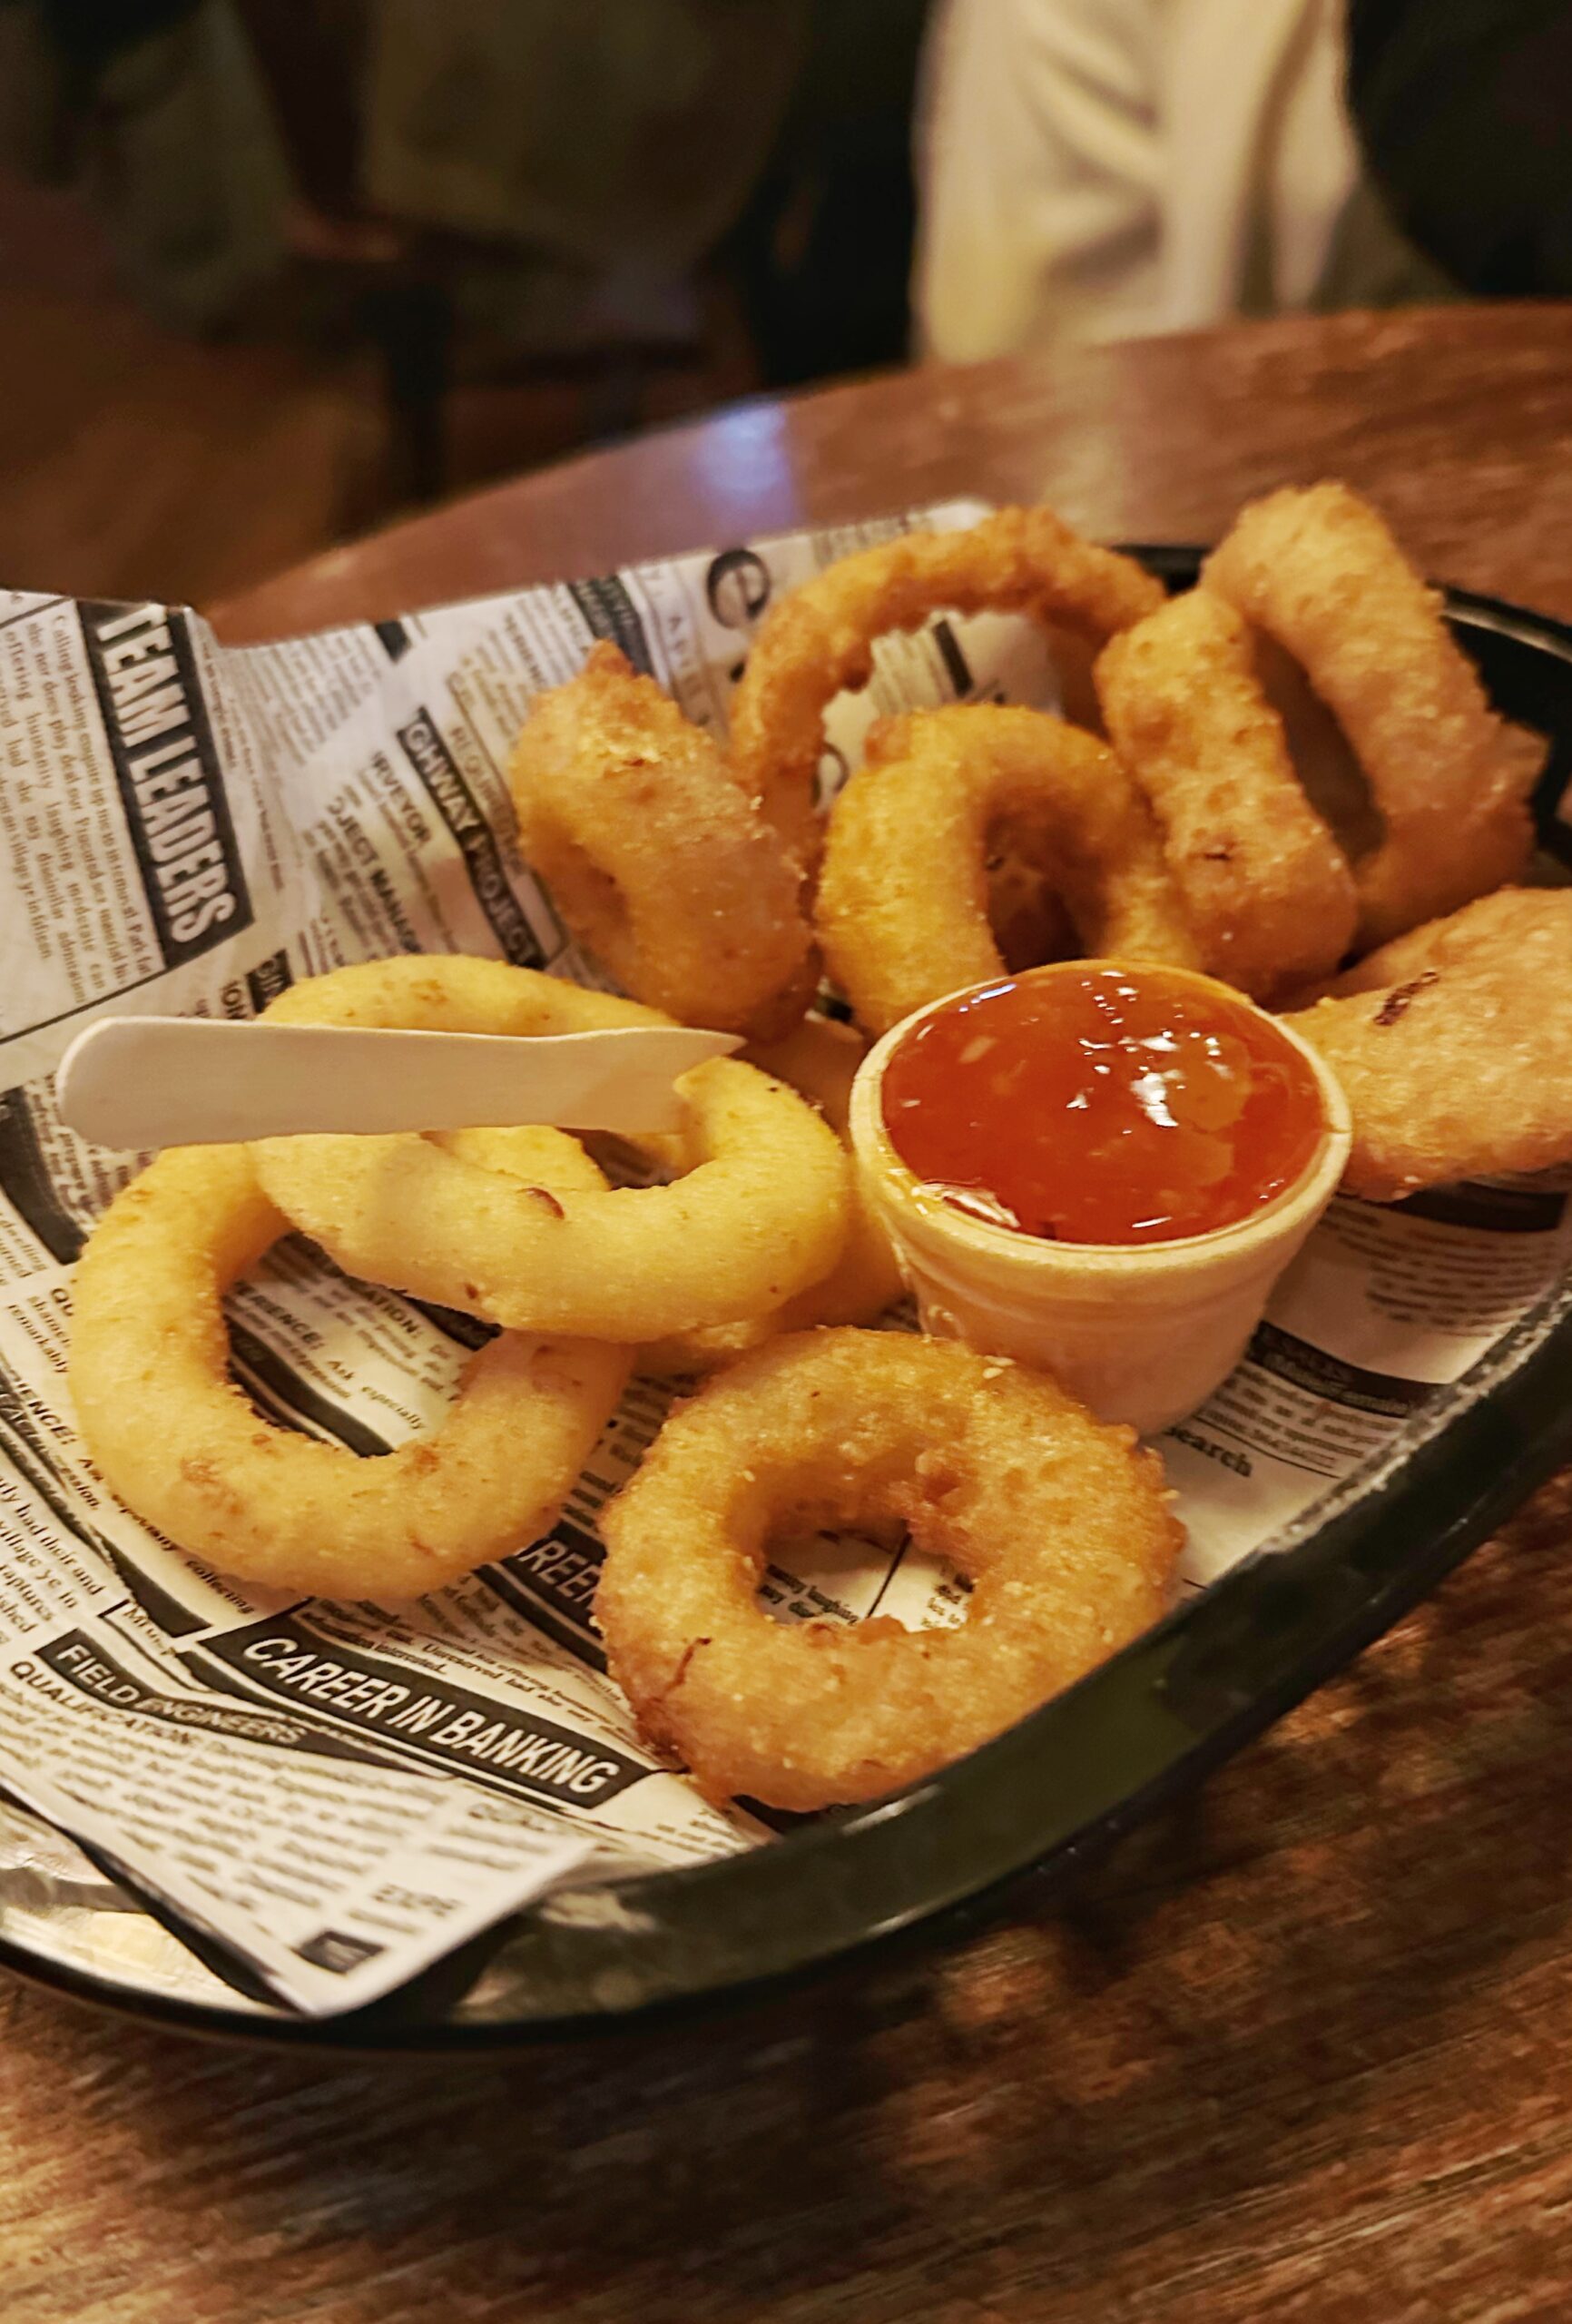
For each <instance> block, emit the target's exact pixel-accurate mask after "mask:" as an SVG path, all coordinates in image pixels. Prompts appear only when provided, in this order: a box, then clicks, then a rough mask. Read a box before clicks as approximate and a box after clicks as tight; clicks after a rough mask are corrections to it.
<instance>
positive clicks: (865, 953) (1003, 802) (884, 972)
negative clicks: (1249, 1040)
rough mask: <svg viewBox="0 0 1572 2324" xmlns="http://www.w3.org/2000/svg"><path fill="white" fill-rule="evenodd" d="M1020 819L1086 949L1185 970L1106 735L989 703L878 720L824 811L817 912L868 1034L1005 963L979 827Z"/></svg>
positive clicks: (1164, 891)
mask: <svg viewBox="0 0 1572 2324" xmlns="http://www.w3.org/2000/svg"><path fill="white" fill-rule="evenodd" d="M1001 822H1009V823H1010V824H1012V825H1014V826H1015V827H1016V828H1017V830H1018V829H1019V828H1020V827H1022V826H1025V825H1027V824H1029V825H1030V826H1031V828H1032V830H1033V832H1034V834H1035V835H1036V837H1037V839H1038V840H1040V842H1041V845H1042V848H1043V851H1044V857H1045V858H1046V857H1048V856H1051V858H1052V860H1053V862H1054V865H1055V869H1056V879H1057V883H1058V887H1059V891H1060V893H1061V894H1062V896H1063V898H1064V900H1065V902H1066V904H1067V906H1068V908H1069V911H1070V917H1071V919H1072V920H1073V921H1075V922H1076V928H1077V930H1078V932H1079V935H1080V938H1081V942H1082V946H1083V949H1084V950H1086V952H1087V953H1096V954H1114V955H1123V956H1125V957H1127V958H1130V959H1135V960H1166V961H1170V962H1172V963H1173V964H1174V966H1175V967H1178V968H1199V967H1200V965H1201V960H1200V955H1199V952H1198V950H1197V948H1196V944H1195V940H1194V936H1193V935H1192V933H1191V931H1190V926H1189V922H1188V921H1187V920H1186V918H1185V914H1184V907H1183V905H1182V903H1181V901H1180V899H1179V895H1178V891H1176V889H1175V888H1174V882H1173V880H1172V878H1171V877H1170V875H1169V872H1168V868H1167V865H1166V864H1165V862H1164V859H1163V850H1162V845H1161V843H1160V842H1159V839H1158V835H1157V829H1156V825H1155V824H1154V822H1153V820H1152V816H1151V812H1150V811H1149V809H1148V808H1147V805H1146V803H1145V800H1144V799H1143V798H1142V796H1141V794H1140V793H1139V792H1138V791H1137V790H1136V789H1135V785H1134V783H1132V782H1131V781H1130V778H1129V776H1128V775H1127V774H1126V773H1125V770H1124V768H1123V767H1122V766H1121V765H1120V764H1119V762H1118V760H1117V759H1116V758H1115V756H1114V753H1112V752H1111V751H1110V750H1109V749H1108V748H1107V747H1106V745H1105V744H1104V743H1099V742H1097V741H1096V740H1095V738H1094V737H1093V736H1092V735H1090V734H1083V733H1082V731H1081V730H1080V728H1079V727H1076V726H1067V725H1066V724H1065V723H1064V721H1063V720H1062V719H1059V718H1054V717H1051V716H1050V715H1049V714H1048V713H1047V712H1046V711H1041V710H1020V709H1007V708H999V707H997V706H995V705H992V704H967V705H957V706H954V707H952V708H950V709H948V710H928V711H914V712H910V713H909V714H907V715H905V716H903V717H900V718H888V719H881V720H880V721H879V724H877V725H876V726H875V727H874V728H873V730H872V733H871V734H870V736H869V739H868V759H867V763H866V764H865V765H864V766H862V767H860V768H859V770H858V772H857V773H855V774H854V775H853V776H852V777H851V779H850V782H849V783H847V785H846V788H845V789H844V790H843V791H842V793H840V797H839V798H838V799H837V800H836V802H835V804H834V807H833V809H832V810H831V812H830V836H829V841H828V843H827V846H826V849H825V854H824V867H823V872H822V875H821V878H820V887H819V894H818V897H817V900H816V904H815V911H816V914H817V918H818V924H819V938H820V943H821V944H822V945H823V947H824V954H825V958H826V960H827V961H828V963H829V965H830V971H831V973H832V974H833V976H834V977H835V979H836V980H837V982H838V983H839V984H840V987H841V989H842V990H844V992H845V994H846V997H847V999H848V1000H850V1003H851V1006H852V1008H853V1009H854V1010H855V1012H856V1015H857V1018H858V1021H859V1022H860V1024H862V1025H865V1026H866V1027H867V1029H868V1030H869V1031H870V1032H871V1033H882V1032H886V1031H888V1030H889V1027H890V1026H891V1025H894V1024H896V1023H898V1022H899V1019H901V1018H902V1017H905V1016H908V1015H909V1013H910V1012H911V1010H912V1009H920V1008H922V1007H923V1006H924V1004H925V1003H926V1002H928V1001H930V1000H938V999H939V997H940V996H941V995H942V994H944V993H947V992H955V991H958V990H959V989H960V987H961V986H963V985H968V984H980V983H982V982H983V981H984V980H986V979H987V978H989V977H996V976H998V975H999V974H1000V973H1001V972H1002V970H1003V969H1004V960H1003V958H1002V956H1001V954H1000V951H999V948H998V945H997V941H996V940H995V936H994V932H993V930H992V928H991V927H990V926H989V923H988V880H987V854H988V836H989V832H990V831H991V830H993V829H994V828H995V827H996V826H997V825H998V824H999V823H1001Z"/></svg>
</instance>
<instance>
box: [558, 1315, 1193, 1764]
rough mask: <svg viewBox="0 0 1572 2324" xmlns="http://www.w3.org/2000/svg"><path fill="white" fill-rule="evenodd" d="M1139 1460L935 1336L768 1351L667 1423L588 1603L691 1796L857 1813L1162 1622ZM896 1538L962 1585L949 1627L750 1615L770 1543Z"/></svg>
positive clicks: (1166, 1583) (1151, 1468) (1160, 1571)
mask: <svg viewBox="0 0 1572 2324" xmlns="http://www.w3.org/2000/svg"><path fill="white" fill-rule="evenodd" d="M1168 1499H1169V1497H1168V1495H1167V1493H1166V1492H1165V1491H1164V1482H1163V1470H1162V1464H1161V1462H1159V1461H1158V1459H1157V1456H1156V1455H1155V1454H1154V1453H1153V1452H1144V1451H1142V1450H1140V1449H1139V1448H1138V1446H1137V1444H1136V1442H1135V1434H1134V1432H1133V1431H1131V1430H1130V1429H1127V1428H1110V1427H1107V1426H1105V1425H1104V1423H1101V1422H1100V1421H1095V1420H1094V1419H1093V1418H1092V1416H1091V1414H1090V1413H1087V1412H1086V1411H1085V1410H1084V1409H1083V1408H1082V1406H1081V1405H1079V1404H1077V1403H1075V1402H1074V1400H1073V1399H1072V1398H1071V1397H1069V1396H1067V1395H1066V1393H1064V1391H1063V1390H1062V1389H1061V1388H1059V1387H1058V1386H1056V1384H1055V1383H1054V1382H1053V1381H1052V1380H1050V1379H1048V1378H1047V1377H1046V1374H1040V1373H1032V1372H1028V1371H1027V1370H1025V1369H1024V1368H1022V1367H1020V1366H1018V1365H1015V1364H1006V1363H1004V1362H1003V1361H1002V1360H1001V1359H1000V1358H999V1357H997V1356H982V1355H978V1354H975V1353H974V1352H973V1350H971V1349H970V1348H968V1347H964V1346H962V1345H961V1344H959V1343H958V1341H953V1340H921V1339H916V1338H912V1337H909V1336H908V1335H907V1334H904V1333H898V1332H856V1331H835V1332H805V1333H801V1334H797V1335H795V1336H794V1337H791V1338H788V1339H779V1340H772V1341H771V1343H770V1344H769V1345H768V1346H767V1347H763V1348H761V1349H760V1350H759V1351H758V1352H757V1353H756V1354H753V1355H750V1356H746V1357H744V1358H743V1360H742V1363H741V1364H735V1365H734V1366H733V1367H732V1370H731V1371H729V1372H723V1373H722V1374H720V1375H719V1377H718V1378H717V1379H714V1380H712V1381H711V1382H710V1383H709V1384H707V1385H706V1386H705V1387H704V1388H703V1389H702V1392H701V1393H700V1394H699V1395H698V1396H696V1397H695V1398H694V1399H693V1402H692V1403H688V1404H685V1405H682V1406H679V1408H678V1409H677V1410H676V1411H675V1412H674V1413H673V1415H672V1417H671V1419H670V1420H668V1422H667V1423H666V1425H665V1427H664V1429H663V1431H662V1433H661V1434H660V1436H659V1438H658V1439H657V1440H656V1443H655V1444H654V1445H653V1448H652V1450H651V1452H649V1453H648V1455H647V1456H646V1458H645V1460H644V1465H643V1467H642V1468H641V1469H640V1470H639V1472H638V1473H637V1475H636V1476H635V1477H634V1480H633V1482H632V1483H631V1484H629V1485H628V1486H626V1487H625V1488H624V1492H622V1493H621V1495H620V1496H619V1497H618V1499H617V1500H616V1501H615V1502H613V1504H612V1505H611V1507H610V1509H609V1510H607V1512H605V1515H604V1534H605V1539H606V1561H605V1566H604V1571H603V1573H602V1577H601V1583H600V1589H599V1592H598V1594H597V1597H596V1600H595V1619H596V1620H597V1621H598V1623H599V1625H600V1628H601V1630H602V1631H603V1632H604V1637H605V1642H606V1651H607V1656H608V1659H609V1662H610V1667H611V1670H612V1675H613V1677H614V1679H616V1681H617V1683H618V1684H619V1685H620V1686H621V1687H622V1689H624V1693H625V1694H626V1695H627V1697H628V1699H629V1701H630V1702H631V1703H632V1704H633V1707H634V1710H635V1712H636V1713H637V1715H638V1718H639V1720H640V1723H641V1725H642V1726H643V1727H644V1730H645V1732H646V1733H647V1734H648V1735H649V1736H650V1737H651V1738H653V1740H654V1741H655V1742H657V1743H659V1744H661V1745H663V1746H668V1747H669V1748H672V1749H673V1750H674V1751H676V1752H677V1753H678V1754H679V1755H680V1757H681V1758H683V1760H685V1761H686V1763H687V1765H688V1766H689V1767H690V1768H692V1769H693V1773H694V1775H695V1776H696V1777H697V1778H698V1780H699V1782H700V1784H701V1785H702V1787H703V1788H704V1790H705V1791H706V1792H708V1793H709V1794H711V1795H712V1797H724V1796H726V1795H729V1794H742V1795H745V1796H747V1797H752V1798H754V1799H760V1800H763V1801H766V1802H768V1803H770V1804H771V1805H773V1806H775V1807H791V1808H814V1807H827V1806H829V1805H830V1804H831V1803H832V1802H834V1801H839V1800H853V1799H871V1798H875V1797H878V1796H879V1794H880V1793H883V1792H887V1791H893V1790H895V1789H896V1788H897V1787H898V1786H899V1785H901V1784H905V1783H911V1782H913V1781H915V1780H916V1779H917V1778H918V1777H920V1776H924V1775H928V1774H930V1773H931V1772H932V1771H933V1770H934V1769H935V1768H940V1767H943V1766H944V1765H945V1764H946V1763H947V1762H948V1760H950V1759H953V1758H958V1756H959V1755H960V1754H961V1753H962V1752H964V1751H968V1750H971V1749H973V1748H975V1747H976V1746H977V1745H978V1744H979V1743H984V1742H987V1739H988V1738H990V1737H991V1736H994V1735H997V1734H998V1733H999V1732H1000V1731H1001V1730H1002V1729H1003V1728H1007V1727H1008V1726H1010V1725H1012V1724H1013V1723H1014V1721H1016V1720H1017V1719H1019V1718H1025V1717H1026V1716H1027V1713H1028V1712H1029V1711H1031V1710H1034V1709H1036V1708H1037V1705H1038V1704H1039V1703H1042V1702H1045V1701H1046V1699H1047V1698H1048V1697H1049V1696H1050V1695H1053V1694H1056V1693H1057V1692H1058V1691H1059V1689H1061V1688H1064V1687H1067V1686H1069V1685H1070V1684H1071V1683H1072V1681H1073V1680H1075V1679H1078V1678H1081V1677H1082V1676H1083V1675H1084V1674H1085V1673H1086V1671H1088V1670H1090V1669H1093V1668H1094V1667H1095V1665H1096V1664H1097V1663H1099V1662H1101V1661H1103V1660H1104V1659H1105V1658H1106V1657H1107V1656H1108V1655H1110V1654H1112V1653H1114V1652H1115V1650H1116V1649H1118V1648H1119V1647H1121V1646H1123V1645H1125V1643H1126V1642H1127V1641H1128V1640H1131V1639H1133V1638H1135V1637H1136V1636H1137V1635H1138V1634H1139V1632H1141V1631H1142V1630H1145V1629H1146V1628H1147V1627H1148V1625H1149V1624H1151V1623H1152V1622H1154V1621H1155V1620H1158V1618H1159V1617H1160V1616H1161V1615H1162V1614H1163V1613H1164V1611H1165V1610H1166V1608H1167V1606H1168V1603H1169V1599H1170V1593H1171V1590H1172V1586H1173V1580H1174V1567H1175V1562H1176V1561H1177V1558H1178V1554H1179V1551H1180V1548H1181V1546H1182V1544H1183V1541H1184V1533H1183V1530H1182V1528H1181V1527H1180V1526H1179V1524H1178V1523H1177V1522H1176V1521H1175V1520H1174V1516H1173V1515H1172V1513H1171V1512H1170V1509H1169V1507H1168ZM824 1525H849V1526H856V1527H858V1528H859V1529H860V1530H861V1531H870V1532H876V1533H877V1532H882V1531H887V1530H888V1531H892V1532H894V1531H899V1528H901V1527H903V1526H904V1527H907V1528H909V1531H910V1532H911V1536H912V1538H913V1540H914V1541H916V1542H917V1543H918V1545H919V1547H920V1548H922V1549H925V1550H928V1551H933V1552H935V1553H937V1554H938V1555H941V1556H944V1557H948V1558H949V1559H950V1560H951V1561H953V1562H954V1564H955V1565H956V1566H957V1567H958V1568H959V1570H960V1571H962V1572H963V1573H964V1574H966V1575H968V1577H969V1578H970V1580H971V1581H972V1582H973V1584H974V1587H973V1590H972V1594H971V1600H970V1603H969V1607H968V1614H967V1619H966V1620H965V1621H964V1622H963V1623H962V1624H961V1625H960V1627H959V1628H958V1629H956V1630H922V1631H909V1630H905V1629H904V1628H903V1627H902V1626H901V1625H900V1624H899V1622H896V1621H892V1620H889V1619H888V1618H886V1619H882V1620H877V1619H876V1620H870V1621H865V1622H861V1623H858V1624H856V1625H854V1626H852V1627H850V1628H842V1627H840V1626H839V1625H836V1624H832V1623H830V1622H811V1623H806V1624H803V1625H801V1626H799V1627H792V1628H787V1627H785V1626H783V1625H782V1624H781V1623H778V1622H775V1621H773V1620H771V1618H770V1616H769V1615H768V1614H767V1613H765V1611H764V1610H763V1609H762V1608H761V1606H760V1604H759V1603H758V1600H757V1598H756V1596H755V1591H756V1590H757V1587H758V1584H759V1581H760V1580H761V1576H762V1573H763V1570H764V1564H765V1561H766V1558H767V1555H768V1551H769V1546H770V1542H771V1538H772V1537H778V1536H780V1535H782V1534H787V1533H791V1532H796V1533H799V1534H800V1533H802V1532H805V1531H811V1530H813V1529H814V1528H815V1527H818V1526H824Z"/></svg>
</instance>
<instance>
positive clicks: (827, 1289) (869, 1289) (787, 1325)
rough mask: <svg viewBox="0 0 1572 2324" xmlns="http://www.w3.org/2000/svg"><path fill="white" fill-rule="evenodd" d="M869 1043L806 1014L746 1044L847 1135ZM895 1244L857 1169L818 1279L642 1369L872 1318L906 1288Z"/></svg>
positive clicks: (653, 1352)
mask: <svg viewBox="0 0 1572 2324" xmlns="http://www.w3.org/2000/svg"><path fill="white" fill-rule="evenodd" d="M868 1047H869V1045H868V1043H867V1042H866V1041H865V1040H864V1039H863V1038H862V1035H861V1034H860V1033H858V1032H854V1031H853V1029H852V1028H851V1027H850V1025H841V1024H838V1023H837V1022H836V1020H835V1019H833V1018H830V1017H805V1018H804V1019H802V1022H801V1025H799V1026H797V1027H796V1029H794V1030H793V1031H792V1032H790V1033H788V1034H787V1036H786V1038H785V1039H784V1040H782V1041H773V1042H771V1043H769V1044H768V1045H767V1046H764V1047H760V1048H754V1049H748V1050H745V1051H744V1052H743V1054H744V1056H745V1057H746V1059H747V1060H748V1062H749V1063H750V1064H751V1065H756V1066H758V1067H760V1068H761V1070H762V1071H764V1072H765V1073H768V1074H769V1075H770V1076H771V1078H772V1079H774V1080H776V1081H784V1082H785V1083H786V1084H787V1085H788V1087H789V1088H792V1089H795V1090H796V1091H797V1092H798V1094H799V1095H800V1096H801V1097H803V1098H807V1099H808V1100H809V1102H810V1104H811V1105H813V1106H816V1107H817V1108H818V1109H819V1111H820V1113H821V1114H822V1115H823V1117H824V1118H825V1120H826V1121H827V1122H828V1123H829V1124H830V1128H831V1129H832V1130H833V1131H834V1132H835V1134H836V1136H837V1137H839V1138H840V1139H841V1140H842V1141H844V1140H845V1138H846V1135H847V1122H848V1119H849V1118H850V1111H851V1084H852V1080H853V1078H854V1077H855V1075H856V1072H857V1068H858V1067H859V1066H860V1064H861V1062H862V1060H863V1059H864V1058H865V1057H866V1056H867V1054H868ZM902 1287H903V1286H902V1283H901V1275H900V1269H899V1266H898V1265H896V1260H895V1251H894V1248H893V1246H892V1245H891V1243H890V1240H889V1236H888V1235H887V1234H886V1232H885V1230H884V1228H883V1226H881V1225H880V1224H879V1219H878V1218H877V1216H875V1215H874V1213H873V1211H872V1210H870V1207H869V1206H868V1204H867V1203H866V1201H865V1200H864V1199H863V1196H862V1191H861V1188H860V1185H859V1184H858V1177H857V1173H856V1171H855V1170H854V1171H853V1172H852V1182H851V1232H850V1235H849V1236H847V1240H846V1248H845V1250H844V1251H843V1252H842V1253H841V1255H840V1258H839V1259H838V1260H837V1262H836V1264H835V1265H834V1266H832V1267H831V1268H830V1272H829V1274H828V1275H825V1276H824V1278H823V1279H822V1281H821V1282H819V1283H812V1284H810V1285H809V1286H808V1288H807V1290H806V1291H800V1292H798V1293H797V1295H796V1296H795V1297H794V1298H791V1299H788V1300H787V1301H786V1302H785V1303H784V1305H782V1306H780V1307H777V1308H776V1309H775V1311H774V1313H773V1314H772V1315H763V1316H761V1317H759V1318H758V1320H757V1321H756V1322H753V1323H748V1324H716V1325H714V1326H713V1327H712V1329H711V1330H709V1331H704V1332H683V1333H681V1334H679V1335H678V1336H677V1337H676V1338H675V1339H673V1340H665V1341H662V1342H660V1343H659V1344H657V1345H656V1346H654V1347H649V1348H645V1349H644V1351H643V1352H642V1354H641V1355H640V1357H639V1368H640V1370H641V1371H646V1372H655V1373H667V1374H671V1373H674V1374H691V1373H696V1372H712V1371H714V1370H715V1369H716V1368H717V1367H718V1366H719V1365H721V1364H731V1363H732V1362H734V1361H735V1359H736V1358H737V1357H738V1356H739V1355H743V1354H746V1353H747V1351H748V1350H749V1349H750V1348H753V1347H759V1346H761V1344H762V1343H763V1342H764V1341H765V1340H767V1339H773V1338H774V1337H775V1335H776V1334H777V1333H780V1332H801V1331H807V1330H808V1329H809V1328H810V1327H811V1325H813V1324H872V1323H876V1322H877V1321H878V1319H879V1316H880V1315H883V1314H884V1311H885V1309H886V1308H887V1307H891V1306H893V1305H894V1304H895V1302H896V1300H898V1299H899V1296H900V1294H901V1290H902Z"/></svg>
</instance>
